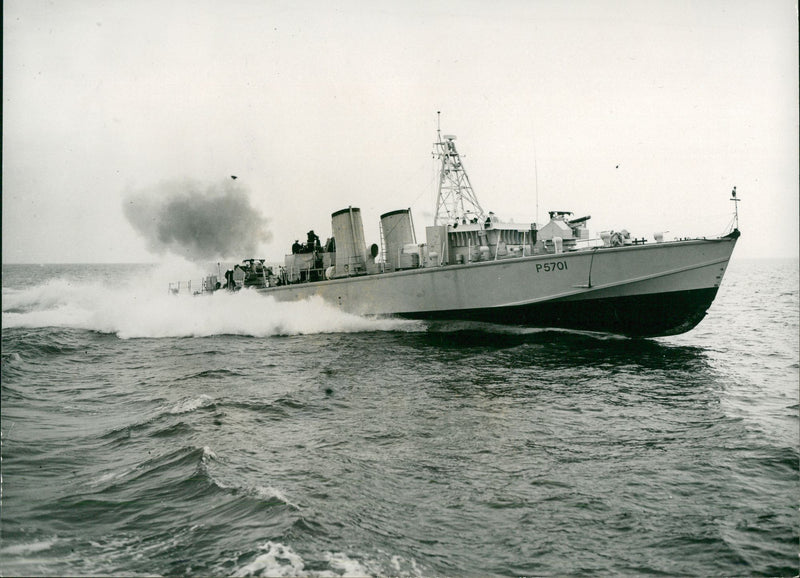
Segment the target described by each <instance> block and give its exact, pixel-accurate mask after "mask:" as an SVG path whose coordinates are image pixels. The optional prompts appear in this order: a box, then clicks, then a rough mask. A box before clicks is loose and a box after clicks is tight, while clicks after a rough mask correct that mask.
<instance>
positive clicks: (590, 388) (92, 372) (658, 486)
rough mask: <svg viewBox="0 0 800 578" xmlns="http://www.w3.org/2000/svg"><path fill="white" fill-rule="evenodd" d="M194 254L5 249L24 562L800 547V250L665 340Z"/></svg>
mask: <svg viewBox="0 0 800 578" xmlns="http://www.w3.org/2000/svg"><path fill="white" fill-rule="evenodd" d="M173 273H175V271H171V270H166V271H165V270H163V269H160V268H158V267H154V266H122V265H62V266H40V265H30V266H22V265H4V266H3V280H2V283H3V301H2V308H3V313H2V326H3V330H2V448H1V450H2V484H1V488H2V507H1V508H0V523H1V525H0V537H1V538H2V540H1V542H0V574H2V575H4V576H11V575H86V574H95V575H97V574H102V575H114V574H118V575H120V574H121V575H175V574H196V575H231V576H258V575H267V576H295V575H303V576H305V575H309V576H354V575H355V576H362V575H373V576H385V575H391V576H437V575H448V576H454V575H459V576H460V575H464V576H478V575H481V576H483V575H499V576H520V575H565V574H592V575H594V574H624V575H642V574H665V575H681V576H712V575H736V576H738V575H748V576H750V575H768V576H794V575H797V574H798V551H799V547H798V540H799V536H800V518H799V517H798V506H799V505H800V477H799V474H798V470H799V467H798V466H799V464H800V462H799V460H800V454H799V453H798V447H800V439H798V438H799V437H800V433H799V432H800V422H799V420H798V384H799V383H800V369H799V366H798V362H799V361H800V344H798V339H799V337H798V336H799V335H800V329H799V328H798V321H799V320H800V306H799V305H798V283H799V276H798V262H797V261H796V260H790V261H768V260H764V261H745V260H740V261H737V260H736V259H735V258H734V260H733V261H732V263H731V265H730V267H729V269H728V273H727V275H726V278H725V280H724V282H723V284H722V288H721V290H720V292H719V295H718V297H717V300H716V301H715V303H714V304H713V306H712V307H711V310H710V312H709V315H708V316H707V318H706V319H705V320H704V321H703V322H702V323H701V324H700V325H699V326H698V327H697V328H695V329H694V330H693V331H691V332H689V333H687V334H684V335H681V336H675V337H669V338H658V339H647V340H632V339H625V338H620V337H615V336H606V335H599V334H589V333H583V332H570V331H554V330H521V329H510V328H503V327H494V326H487V325H478V324H464V323H455V322H454V323H421V322H409V321H400V320H375V319H361V318H358V317H353V316H349V315H344V314H342V313H340V312H338V311H336V310H333V309H331V308H328V307H327V306H325V305H324V304H323V303H321V302H308V303H301V304H279V303H275V302H273V301H272V300H271V299H268V298H265V297H263V296H259V295H257V294H255V293H251V292H242V293H239V294H236V295H229V294H222V293H219V294H215V295H213V296H207V297H202V298H195V297H191V296H190V295H179V296H170V295H168V294H167V290H166V287H167V280H175V279H174V277H173V278H170V277H171V274H173ZM201 273H202V272H201Z"/></svg>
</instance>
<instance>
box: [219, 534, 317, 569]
mask: <svg viewBox="0 0 800 578" xmlns="http://www.w3.org/2000/svg"><path fill="white" fill-rule="evenodd" d="M261 550H266V552H265V553H264V554H261V555H260V556H258V557H257V558H256V559H255V560H253V561H252V562H250V563H249V564H247V565H246V566H244V567H242V568H240V569H239V570H237V571H236V572H235V573H234V574H233V575H234V576H306V575H307V573H306V572H305V563H304V562H303V559H302V558H301V557H300V556H298V555H297V554H295V552H294V550H292V549H291V548H290V547H289V546H284V545H283V544H281V543H279V542H267V543H266V544H264V545H262V546H261Z"/></svg>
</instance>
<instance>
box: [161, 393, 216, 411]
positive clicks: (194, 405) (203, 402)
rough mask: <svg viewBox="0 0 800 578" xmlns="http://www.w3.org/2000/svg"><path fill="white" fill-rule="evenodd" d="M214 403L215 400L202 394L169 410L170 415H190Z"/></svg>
mask: <svg viewBox="0 0 800 578" xmlns="http://www.w3.org/2000/svg"><path fill="white" fill-rule="evenodd" d="M212 403H214V400H213V398H212V397H211V396H209V395H206V394H205V393H203V394H200V396H199V397H192V398H189V399H184V400H183V401H181V402H179V403H177V404H176V405H175V406H174V407H173V408H172V409H171V410H169V413H171V414H173V415H179V414H182V413H189V412H192V411H194V410H196V409H198V408H201V407H206V406H209V405H211V404H212Z"/></svg>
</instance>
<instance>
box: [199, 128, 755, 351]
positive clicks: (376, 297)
mask: <svg viewBox="0 0 800 578" xmlns="http://www.w3.org/2000/svg"><path fill="white" fill-rule="evenodd" d="M434 147H435V151H434V152H435V155H436V156H437V158H438V160H439V161H440V168H439V184H438V196H437V201H436V212H435V218H434V222H433V225H431V226H428V227H426V228H425V239H424V242H420V240H418V239H417V237H416V232H415V227H414V222H413V219H412V215H411V210H410V209H398V210H392V211H389V212H387V213H384V214H383V215H381V217H380V229H379V230H380V245H378V244H372V245H369V246H368V245H367V243H366V242H365V238H364V227H363V223H362V219H361V211H360V210H359V209H358V208H356V207H347V208H343V209H341V210H338V211H336V212H334V213H333V214H332V215H331V228H332V236H331V237H330V238H328V239H327V240H326V242H325V243H324V244H323V243H321V242H320V240H319V238H318V237H317V235H316V234H315V233H314V232H313V231H311V232H309V233H308V240H307V242H306V243H304V244H300V243H299V242H297V241H296V242H295V243H294V245H293V246H292V251H291V253H288V254H287V255H286V256H285V259H284V264H283V265H282V266H279V267H277V270H275V269H276V267H269V266H267V265H266V264H265V263H264V260H259V259H246V260H245V261H244V262H243V263H242V265H240V266H238V265H237V269H236V270H235V271H232V272H231V271H229V272H228V273H227V274H226V277H227V278H226V282H225V286H226V287H228V288H229V289H239V288H251V289H254V290H257V291H259V292H262V293H263V294H264V295H269V296H271V297H273V298H274V299H276V300H278V301H300V300H305V299H309V298H312V297H321V298H322V299H323V300H324V301H326V302H328V303H329V304H331V305H333V306H334V307H337V308H340V309H342V310H344V311H346V312H349V313H354V314H357V315H365V316H396V317H402V318H409V319H422V320H469V321H480V322H488V323H492V324H510V325H520V326H528V327H552V328H567V329H578V330H588V331H598V332H606V333H615V334H621V335H626V336H631V337H656V336H666V335H676V334H679V333H683V332H686V331H689V330H690V329H692V328H693V327H695V326H696V325H697V324H698V323H699V322H700V321H701V320H702V319H703V317H704V316H705V315H706V312H707V311H708V309H709V307H710V306H711V303H712V302H713V300H714V298H715V296H716V294H717V290H718V289H719V286H720V283H721V282H722V277H723V275H724V273H725V269H726V267H727V265H728V261H729V259H730V257H731V254H732V252H733V248H734V246H735V245H736V241H737V239H738V238H739V236H740V233H739V229H738V211H736V212H735V217H734V220H733V223H732V225H731V230H730V232H729V233H728V234H726V235H724V236H722V237H717V238H695V239H680V240H672V241H665V240H664V239H663V235H659V234H656V235H655V238H654V240H653V242H648V241H647V240H645V239H631V237H630V234H629V233H628V232H627V231H624V230H622V231H616V232H615V231H606V232H603V233H601V234H600V237H599V238H595V239H591V238H590V235H589V230H588V229H587V226H586V223H587V221H588V220H589V218H590V217H588V216H586V217H580V218H573V213H571V212H569V211H551V212H550V213H549V217H550V219H549V222H547V223H546V224H545V225H543V226H542V227H538V226H537V224H536V223H529V224H517V223H511V222H503V221H502V220H500V219H499V218H498V217H497V216H496V215H495V214H494V213H492V212H486V211H484V209H483V208H482V206H481V205H480V204H479V202H478V199H477V197H476V195H475V192H474V190H473V188H472V185H471V183H470V180H469V177H468V175H467V172H466V170H465V168H464V164H463V162H462V159H461V156H460V155H459V153H458V150H457V148H456V137H455V136H453V135H442V134H441V132H439V133H438V138H437V142H436V143H435V144H434ZM731 200H733V201H736V202H738V198H737V197H736V189H735V188H734V190H733V193H732V199H731ZM734 207H735V208H738V204H736V203H734ZM220 286H221V284H220V283H218V282H217V279H216V277H208V278H206V279H205V280H204V288H208V289H214V288H218V287H220Z"/></svg>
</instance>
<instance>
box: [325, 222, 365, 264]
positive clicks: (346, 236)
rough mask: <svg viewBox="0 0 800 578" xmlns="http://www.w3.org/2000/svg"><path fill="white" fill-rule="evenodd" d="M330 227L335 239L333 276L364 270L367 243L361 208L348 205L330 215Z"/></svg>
mask: <svg viewBox="0 0 800 578" xmlns="http://www.w3.org/2000/svg"><path fill="white" fill-rule="evenodd" d="M331 229H332V230H333V238H334V239H335V240H336V269H335V272H334V277H346V276H348V275H358V274H361V273H365V272H366V267H367V244H366V242H365V241H364V225H363V223H362V222H361V210H360V209H357V208H355V207H348V208H346V209H342V210H341V211H336V212H335V213H333V214H332V215H331Z"/></svg>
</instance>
